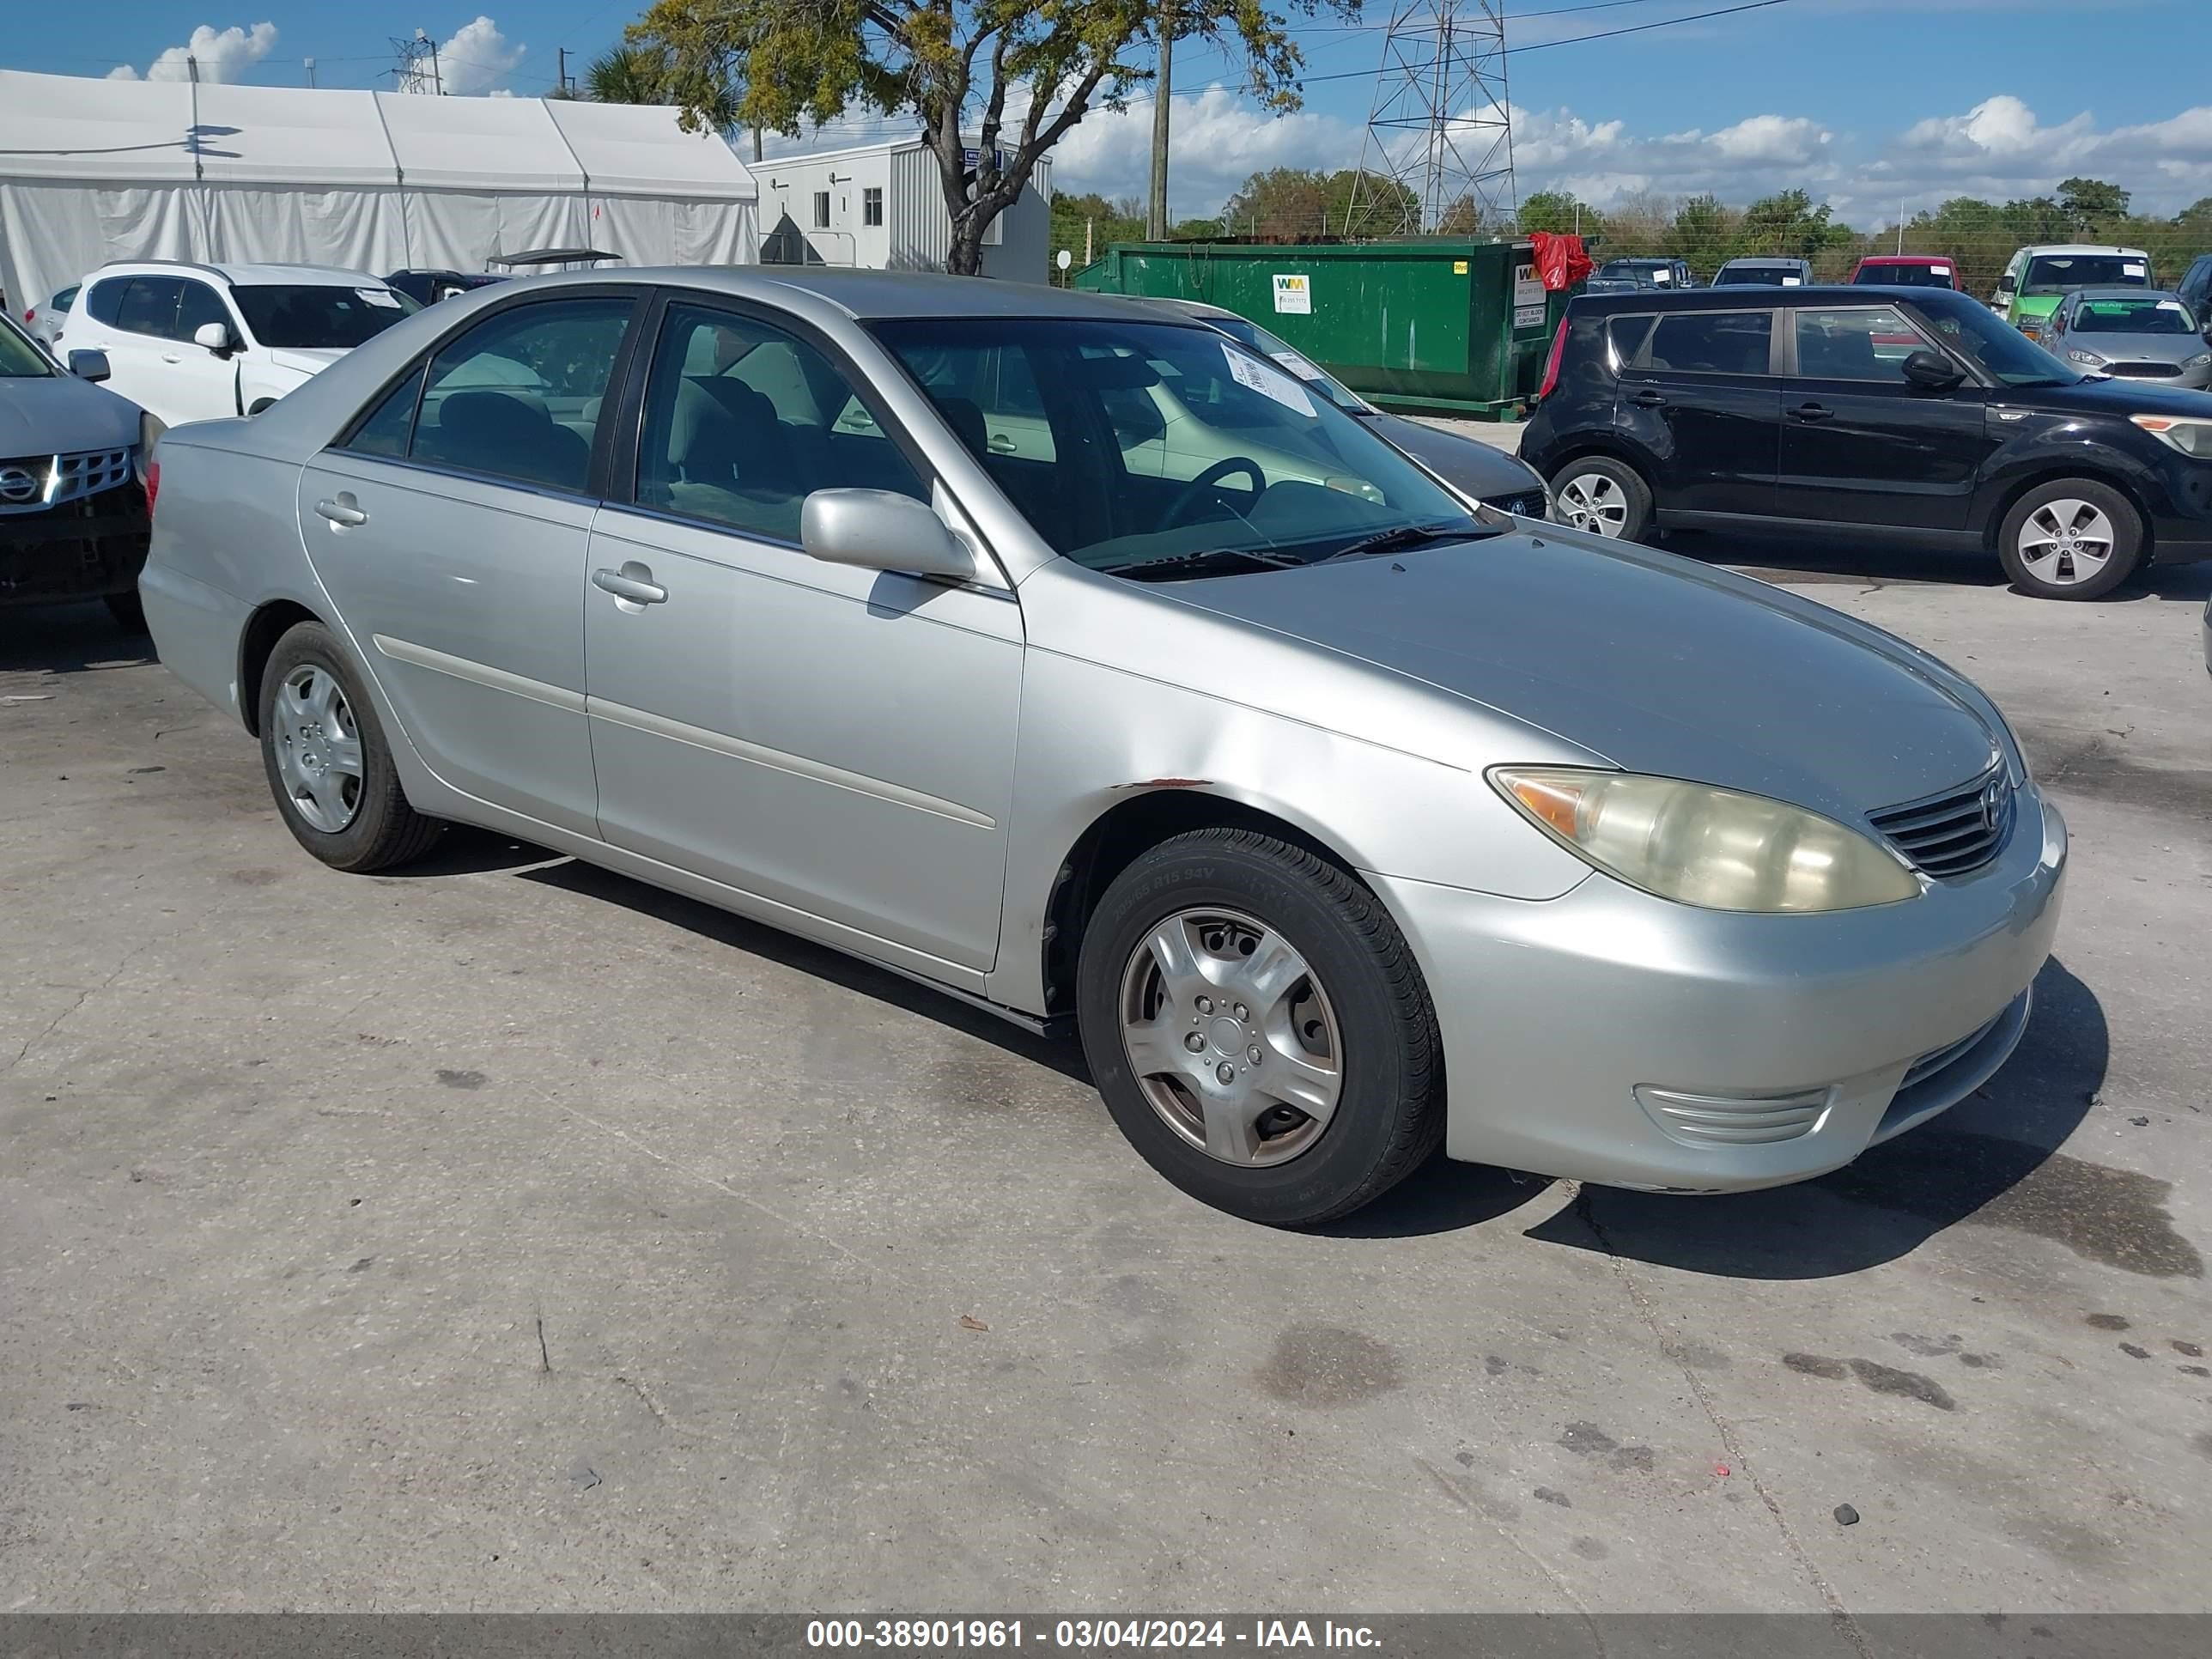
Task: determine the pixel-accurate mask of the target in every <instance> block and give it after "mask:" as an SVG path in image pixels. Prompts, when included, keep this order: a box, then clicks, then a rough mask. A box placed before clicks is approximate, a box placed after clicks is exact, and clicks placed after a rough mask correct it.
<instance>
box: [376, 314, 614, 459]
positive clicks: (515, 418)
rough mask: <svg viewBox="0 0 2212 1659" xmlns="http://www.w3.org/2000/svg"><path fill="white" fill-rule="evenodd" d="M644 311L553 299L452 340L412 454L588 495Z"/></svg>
mask: <svg viewBox="0 0 2212 1659" xmlns="http://www.w3.org/2000/svg"><path fill="white" fill-rule="evenodd" d="M341 291H342V292H350V291H351V290H341ZM634 309H635V307H634V305H633V303H632V301H629V300H627V299H620V298H614V297H594V298H589V299H579V300H546V301H540V302H538V303H537V304H534V305H525V306H516V307H513V309H512V310H508V311H502V312H500V313H497V314H495V315H494V316H491V317H488V318H486V319H484V320H483V322H480V323H478V324H477V325H476V326H475V327H473V328H471V329H470V330H469V331H467V332H465V333H464V334H463V335H462V336H461V337H459V339H456V340H453V341H449V342H448V343H447V344H446V345H444V346H443V347H441V348H440V349H439V351H438V355H437V356H435V357H434V358H432V359H431V360H430V368H429V382H428V386H426V387H425V388H424V390H423V392H422V410H421V413H420V414H419V415H418V416H417V417H416V422H415V429H414V433H413V435H412V439H411V441H410V444H409V447H408V451H407V453H408V454H409V456H410V458H411V459H415V460H418V461H428V462H431V463H434V464H435V465H440V466H450V467H454V468H457V469H459V470H460V471H465V472H481V473H484V474H487V475H489V477H495V478H511V479H513V480H514V481H516V482H517V483H529V484H538V485H543V486H544V487H545V488H547V489H566V490H572V491H576V492H579V493H580V492H581V491H582V490H583V489H584V488H585V484H586V478H587V477H588V476H589V474H590V471H591V461H592V441H593V439H594V437H595V435H596V434H597V432H598V428H599V416H600V413H601V410H602V408H603V407H604V404H605V398H606V392H607V383H608V381H609V380H611V378H612V377H613V374H614V366H615V356H616V353H617V351H619V350H620V349H621V347H622V341H623V331H625V330H626V329H627V328H628V327H629V319H630V313H631V312H632V311H633V310H634Z"/></svg>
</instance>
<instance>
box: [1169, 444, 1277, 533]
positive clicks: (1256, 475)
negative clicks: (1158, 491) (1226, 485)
mask: <svg viewBox="0 0 2212 1659" xmlns="http://www.w3.org/2000/svg"><path fill="white" fill-rule="evenodd" d="M1239 472H1242V473H1243V474H1245V475H1246V476H1247V477H1249V478H1250V479H1251V480H1252V499H1253V500H1254V501H1258V500H1259V499H1260V492H1261V490H1263V489H1267V474H1266V473H1264V472H1262V471H1260V463H1259V462H1257V461H1255V460H1254V459H1252V458H1251V457H1250V456H1249V455H1231V456H1230V457H1229V458H1228V459H1226V460H1219V461H1216V462H1215V463H1214V464H1213V465H1212V466H1209V467H1208V468H1206V471H1203V472H1201V473H1200V474H1199V475H1198V476H1197V477H1195V478H1193V479H1192V480H1191V481H1190V482H1189V483H1187V484H1185V485H1184V486H1183V487H1182V494H1181V495H1177V496H1176V498H1175V505H1174V506H1172V507H1169V508H1168V512H1167V517H1166V518H1164V519H1163V520H1161V521H1160V528H1161V529H1163V530H1170V529H1172V528H1174V527H1175V526H1176V525H1179V524H1181V523H1182V520H1183V514H1185V513H1188V512H1189V511H1190V510H1191V508H1192V507H1194V506H1196V505H1197V504H1198V501H1199V498H1200V496H1202V495H1206V493H1207V492H1208V491H1209V490H1211V489H1213V487H1214V486H1215V485H1216V484H1218V483H1220V482H1221V481H1222V480H1223V479H1224V478H1226V477H1231V476H1233V475H1234V474H1236V473H1239Z"/></svg>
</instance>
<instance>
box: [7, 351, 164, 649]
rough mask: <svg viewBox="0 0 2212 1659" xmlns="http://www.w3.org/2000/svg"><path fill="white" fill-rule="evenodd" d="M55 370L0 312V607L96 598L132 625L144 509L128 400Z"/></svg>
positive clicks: (87, 355)
mask: <svg viewBox="0 0 2212 1659" xmlns="http://www.w3.org/2000/svg"><path fill="white" fill-rule="evenodd" d="M77 356H78V357H79V358H80V359H81V360H82V363H81V367H82V369H83V370H84V372H85V375H86V376H87V377H88V378H79V376H77V375H75V374H65V373H64V372H63V371H62V369H61V368H60V367H59V366H58V365H57V364H56V363H55V362H54V360H53V359H52V358H51V357H49V356H47V355H46V352H45V351H44V350H43V349H40V346H39V345H38V343H36V342H35V341H33V339H32V338H31V337H30V336H28V335H27V334H25V333H24V332H23V331H21V329H19V328H17V327H16V326H15V325H14V324H13V323H12V322H9V321H8V320H7V319H5V318H0V605H41V604H48V603H52V602H55V601H59V600H65V599H106V601H107V604H108V608H109V609H110V610H112V611H114V612H115V616H116V619H117V620H118V622H121V623H124V624H125V625H126V626H129V627H133V628H135V627H137V626H138V625H139V611H138V594H137V586H138V571H139V568H140V567H141V566H143V564H144V563H145V562H146V538H147V510H146V492H145V489H144V488H143V483H142V479H143V470H142V461H143V454H142V449H141V443H140V428H141V421H142V418H143V416H142V414H141V411H140V410H139V408H138V406H137V404H131V403H126V402H125V400H124V399H122V398H118V397H117V396H116V395H115V394H114V393H113V392H108V391H106V390H104V389H102V388H101V387H100V386H94V385H92V384H90V380H96V379H104V378H105V377H106V373H107V365H106V361H105V360H104V359H103V358H101V357H100V354H99V353H98V352H96V351H94V352H80V353H78V354H77Z"/></svg>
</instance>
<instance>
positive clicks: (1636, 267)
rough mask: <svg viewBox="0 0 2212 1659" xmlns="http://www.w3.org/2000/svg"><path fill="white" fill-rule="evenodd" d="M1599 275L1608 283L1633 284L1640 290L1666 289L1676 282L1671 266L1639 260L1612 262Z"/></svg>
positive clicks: (1615, 260)
mask: <svg viewBox="0 0 2212 1659" xmlns="http://www.w3.org/2000/svg"><path fill="white" fill-rule="evenodd" d="M1597 274H1598V276H1600V277H1601V278H1602V279H1604V280H1605V281H1607V282H1608V283H1635V284H1636V286H1637V287H1638V288H1666V287H1669V286H1671V285H1672V284H1673V283H1674V267H1672V266H1671V265H1655V264H1645V263H1644V262H1643V261H1641V260H1637V259H1613V260H1610V261H1608V262H1607V264H1604V265H1603V266H1601V267H1600V268H1599V270H1598V273H1597Z"/></svg>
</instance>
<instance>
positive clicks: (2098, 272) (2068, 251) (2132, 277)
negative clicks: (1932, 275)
mask: <svg viewBox="0 0 2212 1659" xmlns="http://www.w3.org/2000/svg"><path fill="white" fill-rule="evenodd" d="M2116 285H2124V286H2129V287H2134V288H2148V287H2149V286H2150V285H2151V282H2150V255H2148V253H2145V252H2143V251H2142V249H2141V248H2136V247H2110V246H2090V245H2088V244H2087V243H2075V242H2069V243H2064V244H2060V245H2055V246H2046V247H2024V248H2022V249H2021V251H2020V252H2017V253H2015V254H2014V255H2013V256H2012V263H2011V264H2008V265H2007V266H2006V267H2005V272H2004V275H2003V276H2000V277H1998V278H1997V291H1996V294H1995V295H1992V296H1991V297H1990V306H1991V307H1992V308H1994V309H1995V310H1996V313H1997V315H1998V316H2000V317H2002V318H2003V319H2005V321H2007V322H2008V323H2010V324H2012V325H2013V326H2014V327H2015V328H2017V329H2019V330H2020V331H2021V333H2023V334H2025V335H2027V337H2028V338H2029V339H2031V340H2033V341H2035V342H2036V343H2038V344H2040V343H2042V342H2043V331H2044V325H2045V324H2046V323H2047V322H2049V321H2050V319H2051V313H2052V312H2054V311H2056V310H2057V309H2058V302H2059V301H2061V300H2063V299H2064V298H2065V297H2066V296H2067V295H2069V294H2071V293H2072V292H2073V291H2074V290H2075V289H2077V288H2106V287H2112V286H2116Z"/></svg>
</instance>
